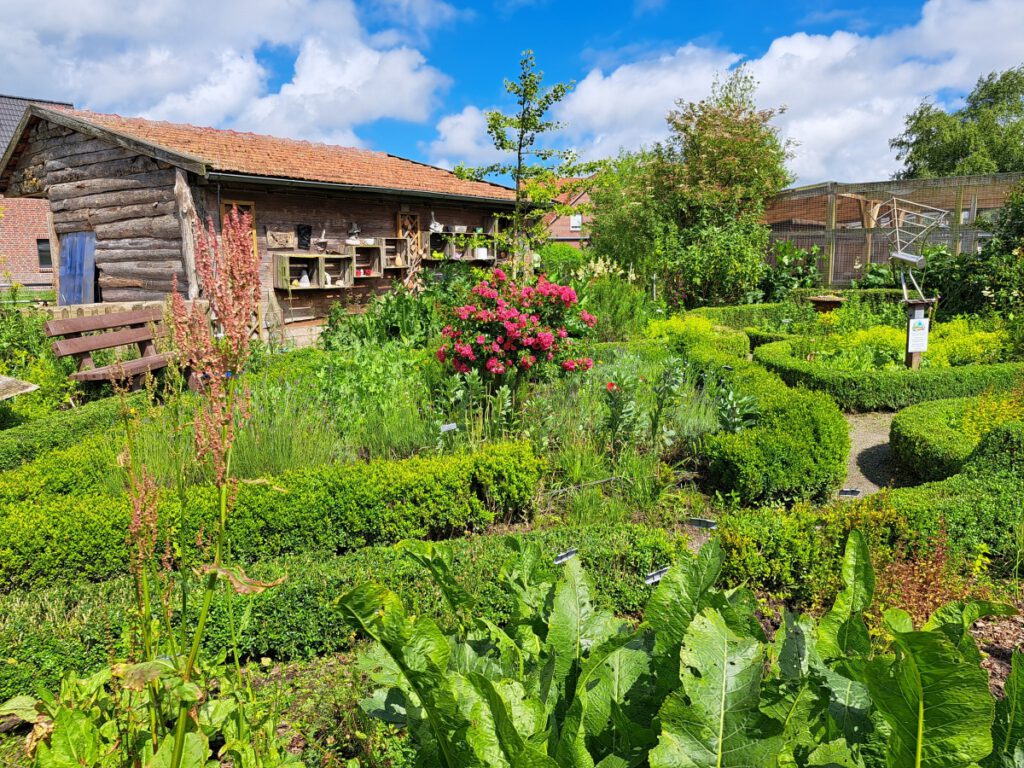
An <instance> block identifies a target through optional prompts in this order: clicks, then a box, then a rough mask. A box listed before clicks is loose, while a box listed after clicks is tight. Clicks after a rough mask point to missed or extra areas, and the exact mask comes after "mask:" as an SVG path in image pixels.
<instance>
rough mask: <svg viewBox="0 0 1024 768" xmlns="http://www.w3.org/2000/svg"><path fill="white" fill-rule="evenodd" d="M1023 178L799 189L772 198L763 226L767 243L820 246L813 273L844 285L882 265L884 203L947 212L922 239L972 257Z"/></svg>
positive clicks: (889, 227) (887, 227)
mask: <svg viewBox="0 0 1024 768" xmlns="http://www.w3.org/2000/svg"><path fill="white" fill-rule="evenodd" d="M1022 181H1024V173H1001V174H991V175H987V176H954V177H948V178H942V179H913V180H892V181H880V182H866V183H861V184H839V183H836V182H826V183H823V184H815V185H812V186H808V187H797V188H794V189H789V190H786V191H784V192H782V193H780V194H779V195H777V196H776V197H775V198H774V199H773V200H772V201H771V202H770V203H769V205H768V209H767V211H766V213H765V220H766V223H767V224H768V226H769V227H770V229H771V238H772V241H775V242H777V241H785V240H789V241H791V242H792V243H793V244H794V245H796V246H798V247H799V248H803V249H804V250H807V251H810V250H811V249H812V248H813V247H815V246H817V248H818V249H819V255H818V270H819V271H820V272H821V274H822V277H823V280H824V282H825V284H826V285H831V286H846V285H849V284H850V283H851V282H853V281H854V280H857V279H859V278H860V277H862V276H863V274H864V272H865V269H866V268H867V265H868V264H885V263H887V262H888V259H889V238H890V234H891V233H892V231H893V221H892V219H893V213H892V209H891V207H889V206H888V205H887V201H889V200H891V199H892V198H893V197H898V198H902V199H903V200H906V201H911V202H912V203H918V204H920V205H921V206H928V207H930V208H935V209H940V210H942V211H948V212H949V216H948V224H944V225H943V226H942V227H939V228H935V229H934V230H932V231H930V232H929V233H928V234H927V236H926V237H924V238H922V240H923V241H924V242H926V243H928V244H932V245H938V244H941V245H944V246H945V247H946V248H948V249H949V250H950V251H951V252H953V253H977V252H978V250H979V249H980V247H981V245H982V244H983V243H984V241H985V240H986V239H987V238H988V237H989V228H990V224H989V221H990V220H991V217H992V215H993V214H994V213H996V212H997V211H998V210H999V209H1000V208H1001V207H1002V206H1003V204H1004V203H1005V201H1006V198H1007V197H1008V196H1009V194H1010V193H1011V192H1012V191H1013V189H1014V188H1015V187H1016V186H1018V185H1020V184H1021V182H1022Z"/></svg>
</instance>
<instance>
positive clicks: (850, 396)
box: [754, 341, 1024, 411]
mask: <svg viewBox="0 0 1024 768" xmlns="http://www.w3.org/2000/svg"><path fill="white" fill-rule="evenodd" d="M754 359H755V360H757V361H758V362H759V363H761V364H762V365H763V366H765V367H766V368H768V370H770V371H773V372H775V373H777V374H778V375H779V376H781V377H782V379H783V380H784V381H785V382H786V383H787V384H789V385H790V386H794V387H797V386H800V387H806V388H808V389H814V390H818V391H821V392H826V393H828V394H829V395H831V396H832V397H833V399H835V401H836V402H837V403H838V404H839V407H840V408H842V409H843V410H845V411H880V410H898V409H900V408H905V407H906V406H908V405H914V404H915V403H921V402H925V401H927V400H939V399H942V398H949V397H965V396H968V395H978V394H981V393H983V392H990V391H1004V390H1008V389H1012V388H1013V387H1014V386H1015V385H1017V384H1019V383H1020V380H1021V377H1022V376H1024V363H993V364H986V365H958V366H953V367H947V368H922V369H921V370H917V371H912V370H910V369H883V370H869V371H837V370H832V369H829V368H825V367H824V366H821V365H818V364H815V363H813V362H810V361H808V360H801V359H799V358H798V357H796V356H795V355H794V354H793V347H792V344H791V343H790V342H789V341H777V342H774V343H772V344H765V345H763V346H760V347H758V348H757V349H756V350H755V351H754Z"/></svg>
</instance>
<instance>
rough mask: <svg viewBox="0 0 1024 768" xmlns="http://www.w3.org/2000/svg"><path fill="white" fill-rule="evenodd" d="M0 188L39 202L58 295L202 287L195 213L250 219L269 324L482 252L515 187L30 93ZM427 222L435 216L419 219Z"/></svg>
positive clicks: (481, 256) (384, 157) (490, 256)
mask: <svg viewBox="0 0 1024 768" xmlns="http://www.w3.org/2000/svg"><path fill="white" fill-rule="evenodd" d="M0 191H2V192H3V194H5V195H9V196H15V197H41V198H46V199H48V200H49V208H50V217H51V223H52V232H51V239H52V240H53V241H54V242H53V243H52V252H53V253H54V254H55V255H56V258H55V262H56V263H55V265H54V267H55V269H56V270H57V272H58V296H59V298H60V301H61V303H65V304H79V303H91V302H125V301H143V300H150V299H161V298H163V297H164V296H166V294H167V293H168V292H170V291H171V290H172V285H174V284H175V281H176V283H177V285H178V287H179V290H181V291H183V292H187V293H188V294H189V295H190V296H193V297H195V296H199V295H200V294H201V290H202V286H200V285H199V284H198V282H197V278H196V270H195V258H196V256H195V237H194V231H195V226H196V225H197V223H198V222H206V221H207V220H212V221H213V222H214V226H215V227H217V228H219V226H220V220H221V217H222V216H223V215H224V213H225V212H226V211H228V210H230V208H231V206H234V205H237V206H238V207H239V208H240V209H243V210H246V211H249V212H251V213H252V216H253V238H254V241H255V243H256V247H257V249H258V251H259V254H260V258H261V280H262V284H263V289H264V294H263V295H264V308H265V311H266V315H267V317H268V321H267V322H268V324H269V323H270V322H272V321H273V319H274V318H275V317H276V318H278V319H280V320H281V321H283V322H290V321H299V320H309V319H314V318H318V317H322V316H324V315H325V314H326V313H327V310H328V308H329V306H330V305H331V304H332V303H333V302H336V301H341V302H343V303H346V304H351V305H359V304H362V303H363V302H364V301H365V299H366V298H367V297H368V296H369V295H372V294H373V293H376V292H380V291H383V290H387V288H388V287H390V286H391V285H392V284H393V283H394V282H395V281H405V282H408V283H411V282H412V281H414V280H415V279H417V276H418V273H419V271H420V270H421V268H422V267H423V265H424V264H426V263H429V262H430V261H432V260H433V258H439V257H443V258H456V259H463V260H473V261H474V262H479V263H481V264H487V263H492V262H493V261H495V260H496V259H498V258H500V257H501V256H502V255H503V254H500V253H498V252H497V248H496V241H495V238H494V235H495V234H496V233H497V231H498V229H497V228H498V226H499V224H498V218H497V217H496V216H495V214H498V213H502V212H507V211H509V210H510V209H511V208H512V207H513V206H514V200H515V193H514V191H513V190H512V189H509V188H507V187H504V186H501V185H497V184H491V183H488V182H480V181H468V180H464V179H460V178H458V177H457V176H455V175H454V174H453V173H451V172H450V171H447V170H445V169H442V168H436V167H433V166H429V165H425V164H423V163H418V162H414V161H412V160H407V159H404V158H400V157H396V156H394V155H390V154H386V153H383V152H375V151H369V150H364V149H354V148H349V147H341V146H335V145H329V144H317V143H311V142H306V141H295V140H291V139H281V138H275V137H272V136H264V135H259V134H253V133H239V132H235V131H226V130H218V129H214V128H201V127H196V126H192V125H180V124H174V123H166V122H158V121H152V120H143V119H140V118H125V117H120V116H118V115H106V114H97V113H93V112H87V111H81V110H73V109H62V108H52V107H44V106H32V107H30V108H29V109H28V110H27V111H26V113H25V116H24V118H23V119H22V121H21V124H20V125H19V126H18V129H17V131H16V132H15V135H14V138H13V139H12V140H11V143H10V144H9V145H8V146H7V148H6V151H5V152H4V154H3V156H2V158H0ZM432 224H433V226H431V225H432Z"/></svg>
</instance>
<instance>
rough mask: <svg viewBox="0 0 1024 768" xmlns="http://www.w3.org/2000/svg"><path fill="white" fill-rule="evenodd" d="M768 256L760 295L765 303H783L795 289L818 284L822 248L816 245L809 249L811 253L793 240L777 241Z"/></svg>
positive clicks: (814, 286)
mask: <svg viewBox="0 0 1024 768" xmlns="http://www.w3.org/2000/svg"><path fill="white" fill-rule="evenodd" d="M770 253H771V256H772V257H773V258H772V260H771V263H769V265H768V268H767V269H766V270H765V273H764V277H763V278H762V279H761V292H762V293H763V294H764V297H765V299H766V300H768V301H782V300H783V299H786V298H788V297H789V294H791V293H792V292H793V291H794V290H795V289H797V288H817V287H819V286H820V285H821V272H819V271H818V258H819V257H820V255H821V249H820V248H819V247H818V246H816V245H814V246H811V249H810V251H805V250H804V249H803V248H800V247H798V246H797V245H796V244H795V243H794V242H793V241H792V240H776V241H775V242H774V243H772V245H771V250H770Z"/></svg>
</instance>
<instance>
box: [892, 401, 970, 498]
mask: <svg viewBox="0 0 1024 768" xmlns="http://www.w3.org/2000/svg"><path fill="white" fill-rule="evenodd" d="M967 403H968V400H967V398H962V397H958V398H950V399H947V400H932V401H929V402H926V403H919V404H917V405H912V406H910V407H909V408H904V409H903V410H902V411H900V412H899V413H897V414H896V416H895V417H894V418H893V420H892V425H891V426H890V428H889V447H890V449H891V450H892V456H893V459H895V461H896V465H897V466H898V467H899V470H900V472H901V473H902V475H901V480H902V479H906V480H911V481H917V482H923V481H928V480H942V479H944V478H947V477H949V476H950V475H955V474H956V473H958V472H959V471H960V470H961V469H962V468H963V464H964V461H966V460H967V457H968V456H970V455H971V451H972V450H973V449H974V447H975V444H976V443H975V441H973V440H971V439H970V438H969V437H968V436H967V435H965V434H964V432H963V430H962V429H960V428H959V425H960V424H961V422H962V421H963V417H964V412H965V411H966V409H967Z"/></svg>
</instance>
